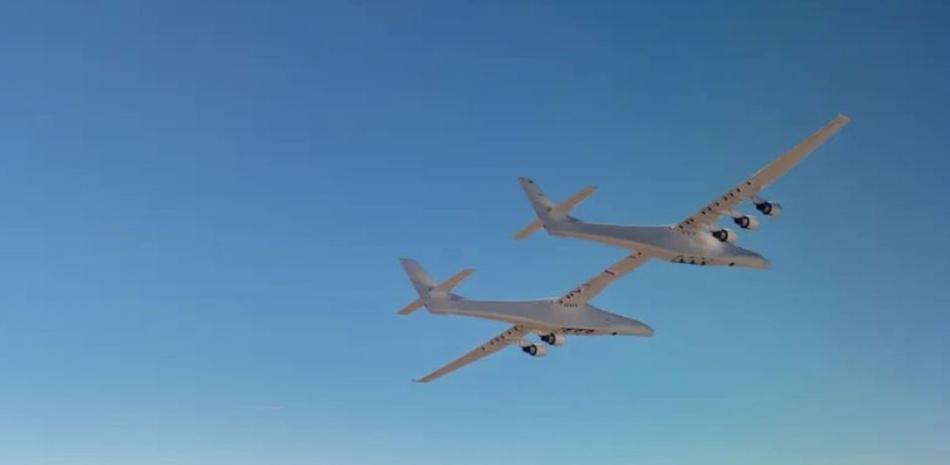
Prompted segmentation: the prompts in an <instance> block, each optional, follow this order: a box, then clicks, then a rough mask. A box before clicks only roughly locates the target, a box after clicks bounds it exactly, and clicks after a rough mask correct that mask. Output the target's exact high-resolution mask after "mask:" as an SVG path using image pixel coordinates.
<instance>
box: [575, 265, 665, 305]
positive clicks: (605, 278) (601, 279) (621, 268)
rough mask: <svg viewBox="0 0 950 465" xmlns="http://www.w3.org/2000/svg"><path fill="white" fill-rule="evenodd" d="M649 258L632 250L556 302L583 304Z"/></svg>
mask: <svg viewBox="0 0 950 465" xmlns="http://www.w3.org/2000/svg"><path fill="white" fill-rule="evenodd" d="M649 259H650V256H649V255H647V254H645V253H643V252H634V253H633V254H631V255H628V256H626V257H624V259H623V260H620V261H619V262H617V263H614V264H613V265H610V266H609V267H607V269H605V270H604V271H601V272H600V274H598V275H597V276H594V277H593V278H591V279H590V280H588V281H587V282H585V283H584V284H581V285H580V286H577V287H576V288H574V289H573V290H571V292H568V293H567V294H565V295H564V296H562V297H561V298H560V299H557V302H558V303H559V304H561V305H564V306H567V307H575V306H578V305H580V304H583V303H585V302H587V301H588V300H590V299H593V298H594V296H596V295H597V294H600V292H601V291H603V290H604V289H606V288H607V286H609V285H610V284H611V283H613V282H614V281H616V280H618V279H620V278H622V277H624V276H625V275H626V274H627V273H629V272H631V271H633V270H634V269H636V268H637V267H639V266H640V265H642V264H644V263H646V262H647V260H649Z"/></svg>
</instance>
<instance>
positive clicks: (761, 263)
mask: <svg viewBox="0 0 950 465" xmlns="http://www.w3.org/2000/svg"><path fill="white" fill-rule="evenodd" d="M769 265H770V263H769V260H768V259H767V258H765V257H763V256H761V255H756V256H755V257H752V258H751V259H750V260H749V267H750V268H756V269H759V270H765V269H768V267H769Z"/></svg>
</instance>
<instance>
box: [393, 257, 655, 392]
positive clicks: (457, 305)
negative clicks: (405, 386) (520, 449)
mask: <svg viewBox="0 0 950 465" xmlns="http://www.w3.org/2000/svg"><path fill="white" fill-rule="evenodd" d="M646 260H647V257H646V256H645V255H644V254H642V253H639V252H635V253H633V254H632V255H629V256H627V257H626V258H624V259H623V260H621V261H619V262H617V263H615V264H613V265H612V266H610V267H609V268H607V269H606V270H604V271H602V272H601V273H600V274H598V275H597V276H595V277H594V278H593V279H591V280H589V281H587V282H585V283H584V284H581V285H580V286H578V287H577V288H576V289H574V290H572V291H571V292H568V293H567V294H565V295H563V296H561V297H558V298H552V299H538V300H522V301H489V300H469V299H464V298H462V297H461V296H459V295H457V294H453V293H452V289H453V288H455V286H457V285H458V284H459V283H460V282H461V281H462V280H463V279H465V278H467V277H468V276H469V275H471V274H472V272H473V270H472V269H465V270H462V271H461V272H459V273H457V274H456V275H455V276H452V277H451V278H449V279H448V280H446V281H445V282H443V283H441V284H436V283H435V282H434V281H433V280H432V278H430V277H429V275H428V274H427V273H426V272H425V270H423V269H422V267H421V266H419V264H418V263H416V261H415V260H411V259H408V258H404V259H402V260H401V261H402V266H403V268H405V270H406V273H407V274H408V275H409V279H410V280H411V281H412V284H413V285H414V286H415V287H416V291H417V292H418V293H419V298H418V299H416V300H414V301H412V303H410V304H409V305H407V306H406V307H405V308H403V309H402V310H400V311H399V314H400V315H408V314H410V313H412V312H414V311H416V310H418V309H420V308H422V307H423V306H425V307H426V308H427V309H428V310H429V312H430V313H432V314H435V315H461V316H470V317H475V318H484V319H487V320H497V321H504V322H506V323H511V324H512V325H514V326H512V327H511V328H508V329H507V330H506V331H505V332H503V333H501V334H499V335H498V336H495V337H493V338H492V339H490V340H489V341H488V342H486V343H485V344H482V345H481V346H479V347H477V348H475V350H472V351H471V352H469V353H467V354H465V355H463V356H462V357H460V358H459V359H457V360H455V361H453V362H451V363H449V364H448V365H445V366H444V367H442V368H439V369H438V370H436V371H433V372H432V373H430V374H428V375H426V376H423V377H422V378H420V379H417V380H415V381H417V382H420V383H428V382H429V381H432V380H434V379H436V378H439V377H441V376H443V375H445V374H448V373H451V372H453V371H455V370H457V369H459V368H461V367H463V366H465V365H468V364H469V363H472V362H474V361H476V360H479V359H481V358H484V357H487V356H489V355H491V354H494V353H495V352H498V351H499V350H501V349H504V348H505V347H507V346H509V345H512V344H517V345H518V346H520V347H521V350H522V351H523V352H524V353H526V354H528V355H531V356H533V357H543V356H545V355H546V354H547V347H546V346H545V345H542V344H539V343H534V342H530V341H528V340H526V339H525V337H526V336H528V335H530V334H531V333H536V334H538V335H540V339H541V341H542V342H544V343H546V344H548V345H551V346H561V345H564V342H565V341H566V337H567V335H568V334H571V335H581V336H607V335H610V336H620V335H623V336H645V337H649V336H652V335H653V329H651V328H650V327H649V326H647V325H645V324H643V323H641V322H639V321H637V320H634V319H631V318H627V317H624V316H620V315H616V314H613V313H609V312H605V311H603V310H601V309H599V308H597V307H595V306H593V305H591V304H589V303H588V301H589V300H590V299H591V298H593V297H594V296H595V295H597V294H599V293H600V292H601V291H603V290H604V288H606V287H607V286H608V285H609V284H610V283H612V282H613V281H615V280H617V279H618V278H620V277H622V276H624V275H626V274H627V273H629V272H631V271H633V269H634V268H636V267H638V266H640V265H641V264H642V263H643V262H645V261H646Z"/></svg>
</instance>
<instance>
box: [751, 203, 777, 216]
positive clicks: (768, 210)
mask: <svg viewBox="0 0 950 465" xmlns="http://www.w3.org/2000/svg"><path fill="white" fill-rule="evenodd" d="M755 209H756V210H758V211H760V212H762V214H763V215H766V216H772V217H775V216H779V215H781V214H782V206H781V205H780V204H777V203H773V202H769V201H768V200H762V201H759V202H755Z"/></svg>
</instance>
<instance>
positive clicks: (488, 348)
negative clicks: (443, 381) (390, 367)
mask: <svg viewBox="0 0 950 465" xmlns="http://www.w3.org/2000/svg"><path fill="white" fill-rule="evenodd" d="M526 333H527V330H526V329H525V328H524V326H522V325H515V326H512V327H511V328H509V329H508V331H505V332H503V333H501V334H499V335H497V336H495V337H493V338H492V339H491V340H490V341H488V342H486V343H484V344H482V345H481V346H479V347H477V348H475V350H473V351H471V352H469V353H467V354H465V355H463V356H461V357H459V358H458V359H456V360H455V361H453V362H452V363H449V364H448V365H446V366H444V367H442V368H439V369H438V370H435V371H433V372H432V373H429V374H428V375H425V376H423V377H422V378H419V379H417V380H415V381H416V382H418V383H428V382H429V381H432V380H434V379H436V378H439V377H441V376H444V375H447V374H449V373H451V372H453V371H455V370H458V369H459V368H462V367H463V366H465V365H468V364H469V363H472V362H474V361H476V360H480V359H482V358H485V357H487V356H489V355H491V354H494V353H495V352H498V351H499V350H501V349H504V348H505V347H508V346H509V345H511V344H513V343H516V342H518V341H520V340H521V338H522V337H524V335H525V334H526Z"/></svg>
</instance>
